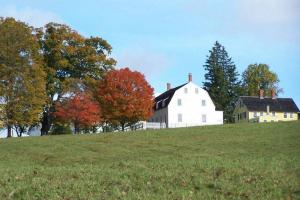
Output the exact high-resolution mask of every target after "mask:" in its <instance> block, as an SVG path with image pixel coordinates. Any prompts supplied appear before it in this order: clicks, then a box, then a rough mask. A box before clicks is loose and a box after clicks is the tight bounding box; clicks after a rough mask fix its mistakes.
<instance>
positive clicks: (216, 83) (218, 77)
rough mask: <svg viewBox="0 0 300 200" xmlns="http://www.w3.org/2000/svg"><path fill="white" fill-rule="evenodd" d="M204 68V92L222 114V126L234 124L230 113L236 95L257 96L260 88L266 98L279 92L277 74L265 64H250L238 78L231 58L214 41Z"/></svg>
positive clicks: (223, 48) (236, 97)
mask: <svg viewBox="0 0 300 200" xmlns="http://www.w3.org/2000/svg"><path fill="white" fill-rule="evenodd" d="M204 69H205V71H206V73H205V75H204V76H205V82H203V85H204V89H206V90H207V91H208V93H209V95H210V97H211V98H212V100H213V101H214V103H215V105H216V109H217V110H222V111H224V122H225V123H232V122H234V116H233V111H234V108H235V102H236V101H237V99H238V97H239V96H242V95H244V96H258V93H259V90H260V89H263V90H264V91H265V94H266V95H269V96H270V95H271V94H270V93H271V90H274V91H275V93H276V94H278V93H280V92H282V89H281V88H280V87H279V78H278V76H277V74H276V73H275V72H272V71H271V70H270V67H269V66H268V65H267V64H250V65H249V66H248V67H247V68H246V69H245V71H244V72H243V73H242V77H241V78H240V75H239V73H238V71H237V69H236V66H235V64H234V62H233V61H232V58H231V57H230V56H229V55H228V53H227V51H226V49H225V47H224V46H222V45H221V44H220V43H219V42H218V41H217V42H216V43H215V44H214V46H213V48H212V49H211V50H210V51H209V55H208V57H207V60H206V63H205V64H204Z"/></svg>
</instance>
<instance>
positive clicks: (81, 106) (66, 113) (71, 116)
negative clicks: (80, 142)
mask: <svg viewBox="0 0 300 200" xmlns="http://www.w3.org/2000/svg"><path fill="white" fill-rule="evenodd" d="M54 116H55V117H56V118H57V119H58V120H59V121H61V122H64V123H72V124H73V125H74V129H75V133H79V131H80V129H82V128H89V127H91V126H95V125H97V124H99V123H100V122H101V117H100V107H99V105H98V102H95V101H94V99H93V98H92V97H91V96H90V95H88V94H86V93H83V92H81V93H77V94H75V95H74V96H71V97H69V98H65V99H64V100H62V101H60V102H58V103H56V104H55V112H54Z"/></svg>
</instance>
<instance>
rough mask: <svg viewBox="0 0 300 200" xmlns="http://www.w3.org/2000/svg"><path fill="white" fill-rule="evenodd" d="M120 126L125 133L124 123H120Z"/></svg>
mask: <svg viewBox="0 0 300 200" xmlns="http://www.w3.org/2000/svg"><path fill="white" fill-rule="evenodd" d="M121 126H122V131H123V132H124V131H125V123H122V124H121Z"/></svg>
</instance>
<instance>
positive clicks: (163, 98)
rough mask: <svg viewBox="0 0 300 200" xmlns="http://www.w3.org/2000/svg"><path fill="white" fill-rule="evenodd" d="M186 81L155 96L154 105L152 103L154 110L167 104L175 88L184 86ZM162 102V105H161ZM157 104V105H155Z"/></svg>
mask: <svg viewBox="0 0 300 200" xmlns="http://www.w3.org/2000/svg"><path fill="white" fill-rule="evenodd" d="M186 84H187V83H185V84H183V85H180V86H178V87H175V88H172V89H169V90H167V91H166V92H164V93H162V94H161V95H159V96H157V97H156V98H155V105H154V110H159V109H162V108H165V107H167V106H168V105H169V103H170V101H171V99H172V97H173V95H174V93H175V92H176V90H178V89H180V88H182V87H183V86H185V85H186ZM163 102H165V103H164V106H163ZM156 105H157V106H156Z"/></svg>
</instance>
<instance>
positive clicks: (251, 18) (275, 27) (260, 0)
mask: <svg viewBox="0 0 300 200" xmlns="http://www.w3.org/2000/svg"><path fill="white" fill-rule="evenodd" d="M236 1H237V0H236ZM235 14H236V17H235V18H236V22H235V23H236V24H235V28H236V29H237V30H242V31H245V32H248V33H250V34H255V35H259V36H262V37H264V38H265V39H272V40H274V39H276V40H281V41H289V42H296V43H299V42H300V28H299V24H300V1H299V0H243V1H240V0H239V1H237V2H236V10H235Z"/></svg>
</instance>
